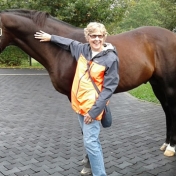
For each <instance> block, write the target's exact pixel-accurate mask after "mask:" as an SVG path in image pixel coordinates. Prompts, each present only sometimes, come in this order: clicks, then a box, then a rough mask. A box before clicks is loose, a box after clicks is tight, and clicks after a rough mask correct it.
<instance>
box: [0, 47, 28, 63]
mask: <svg viewBox="0 0 176 176" xmlns="http://www.w3.org/2000/svg"><path fill="white" fill-rule="evenodd" d="M27 58H28V55H27V54H26V53H24V52H23V51H22V50H21V49H19V48H18V47H16V46H9V47H7V48H6V49H5V50H4V52H3V53H2V54H1V55H0V64H3V65H5V66H20V65H21V63H22V60H24V59H26V60H27Z"/></svg>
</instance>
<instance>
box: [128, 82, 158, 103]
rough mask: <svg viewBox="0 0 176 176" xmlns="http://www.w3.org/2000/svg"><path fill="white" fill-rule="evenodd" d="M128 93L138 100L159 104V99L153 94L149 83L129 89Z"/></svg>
mask: <svg viewBox="0 0 176 176" xmlns="http://www.w3.org/2000/svg"><path fill="white" fill-rule="evenodd" d="M129 93H130V94H131V95H132V96H134V97H136V98H138V99H140V100H144V101H148V102H153V103H157V104H159V101H158V99H157V98H156V96H155V95H154V93H153V90H152V87H151V85H150V84H149V83H147V84H142V85H141V86H139V87H137V88H135V89H133V90H130V91H129Z"/></svg>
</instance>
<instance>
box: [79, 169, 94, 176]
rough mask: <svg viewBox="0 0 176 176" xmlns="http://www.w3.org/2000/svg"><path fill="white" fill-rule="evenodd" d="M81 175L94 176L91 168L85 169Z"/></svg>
mask: <svg viewBox="0 0 176 176" xmlns="http://www.w3.org/2000/svg"><path fill="white" fill-rule="evenodd" d="M81 175H83V176H86V175H92V171H91V168H87V167H84V168H83V169H82V171H81Z"/></svg>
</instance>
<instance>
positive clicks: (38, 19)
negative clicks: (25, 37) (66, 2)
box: [0, 9, 76, 28]
mask: <svg viewBox="0 0 176 176" xmlns="http://www.w3.org/2000/svg"><path fill="white" fill-rule="evenodd" d="M3 12H9V13H13V14H15V15H19V16H23V17H26V18H29V19H31V20H33V22H34V23H36V24H37V25H38V26H41V27H42V26H44V24H45V21H46V19H47V18H51V19H53V20H54V21H56V22H60V23H63V24H64V25H67V26H69V27H72V28H76V27H74V26H72V25H70V24H68V23H66V22H63V21H61V20H58V19H56V18H54V17H53V16H51V15H50V14H49V13H48V12H42V11H37V10H26V9H7V10H3V11H0V13H3Z"/></svg>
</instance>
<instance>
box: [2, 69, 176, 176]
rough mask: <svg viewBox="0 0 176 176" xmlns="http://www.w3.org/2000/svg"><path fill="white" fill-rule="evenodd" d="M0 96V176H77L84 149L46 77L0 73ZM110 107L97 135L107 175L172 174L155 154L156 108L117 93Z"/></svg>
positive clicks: (175, 163)
mask: <svg viewBox="0 0 176 176" xmlns="http://www.w3.org/2000/svg"><path fill="white" fill-rule="evenodd" d="M14 74H16V75H14ZM0 92H1V93H0V102H1V105H0V176H4V175H5V176H78V175H79V172H80V170H81V169H82V166H81V164H80V161H81V160H82V158H83V153H84V151H83V146H82V136H81V131H80V128H79V125H78V121H77V117H76V115H75V114H74V112H73V111H72V109H71V107H70V103H69V101H68V100H67V98H66V97H65V96H64V95H61V94H60V93H58V92H56V91H55V90H54V88H53V86H52V84H51V82H50V79H49V76H48V75H47V73H46V72H45V71H39V70H12V69H11V70H9V69H0ZM111 109H112V114H113V117H114V119H113V126H112V127H111V128H109V129H102V131H101V136H100V139H101V143H102V146H103V152H104V158H105V165H106V170H107V174H108V176H153V175H157V176H176V156H174V157H172V158H168V157H165V156H164V155H163V153H162V152H161V151H160V150H159V147H160V145H161V144H162V143H163V142H164V138H165V118H164V114H163V111H162V110H161V107H160V106H159V105H155V104H152V103H147V102H142V101H139V100H137V99H134V98H132V97H131V96H129V95H128V94H127V93H121V94H118V95H114V96H113V97H112V100H111Z"/></svg>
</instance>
